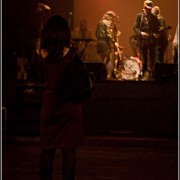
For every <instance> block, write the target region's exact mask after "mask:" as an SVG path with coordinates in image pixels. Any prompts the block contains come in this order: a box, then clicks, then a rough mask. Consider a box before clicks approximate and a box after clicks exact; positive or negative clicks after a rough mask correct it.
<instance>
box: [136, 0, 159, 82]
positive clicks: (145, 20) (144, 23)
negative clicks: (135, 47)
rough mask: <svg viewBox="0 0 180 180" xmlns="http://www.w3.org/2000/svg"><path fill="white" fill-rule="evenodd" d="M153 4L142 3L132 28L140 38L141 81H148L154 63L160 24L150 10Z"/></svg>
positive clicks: (147, 0) (149, 0)
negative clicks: (142, 5) (140, 10)
mask: <svg viewBox="0 0 180 180" xmlns="http://www.w3.org/2000/svg"><path fill="white" fill-rule="evenodd" d="M152 7H153V2H152V1H151V0H146V1H144V7H143V9H142V12H140V13H138V14H137V16H136V21H135V25H134V27H133V30H134V32H135V33H136V35H139V36H140V54H141V57H142V60H143V75H144V77H143V80H149V77H150V75H152V71H153V66H154V63H155V61H156V39H157V38H158V32H159V29H160V24H159V21H158V19H157V16H155V15H153V14H152V12H151V9H152Z"/></svg>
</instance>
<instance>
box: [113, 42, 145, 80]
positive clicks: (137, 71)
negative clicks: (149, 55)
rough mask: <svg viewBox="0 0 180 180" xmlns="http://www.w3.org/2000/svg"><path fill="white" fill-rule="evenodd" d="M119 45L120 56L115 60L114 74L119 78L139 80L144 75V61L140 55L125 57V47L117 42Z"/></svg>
mask: <svg viewBox="0 0 180 180" xmlns="http://www.w3.org/2000/svg"><path fill="white" fill-rule="evenodd" d="M115 46H116V47H117V52H115V53H116V54H118V56H116V57H117V58H116V59H115V60H114V63H115V68H114V75H115V77H116V78H117V79H118V80H138V79H139V77H140V76H141V75H142V61H141V59H140V58H139V57H134V56H130V57H129V58H126V59H125V58H124V57H123V50H122V49H124V47H122V46H120V45H119V44H118V43H115Z"/></svg>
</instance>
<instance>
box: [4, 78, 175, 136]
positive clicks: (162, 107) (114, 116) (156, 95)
mask: <svg viewBox="0 0 180 180" xmlns="http://www.w3.org/2000/svg"><path fill="white" fill-rule="evenodd" d="M42 90H43V85H42V84H41V83H35V82H19V83H17V84H16V91H15V97H14V98H15V100H14V101H13V102H8V103H7V106H6V108H7V119H6V131H7V133H10V134H24V135H29V134H30V135H32V134H34V135H37V134H39V113H40V108H41V100H42ZM82 110H83V117H84V132H85V134H87V135H89V134H95V135H96V134H98V135H101V134H102V135H103V134H119V135H133V136H134V135H137V136H174V135H177V133H178V82H177V81H118V80H113V81H110V80H104V81H98V82H97V83H96V88H95V90H94V92H93V94H92V96H91V97H90V98H89V99H86V100H84V101H83V106H82Z"/></svg>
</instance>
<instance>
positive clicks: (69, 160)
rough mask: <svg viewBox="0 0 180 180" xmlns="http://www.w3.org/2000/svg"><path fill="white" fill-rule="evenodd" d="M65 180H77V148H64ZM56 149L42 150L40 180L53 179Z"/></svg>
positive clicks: (63, 170)
mask: <svg viewBox="0 0 180 180" xmlns="http://www.w3.org/2000/svg"><path fill="white" fill-rule="evenodd" d="M61 151H62V158H63V159H62V177H63V180H75V170H76V169H75V168H76V152H75V148H62V149H61ZM55 152H56V149H42V151H41V155H40V180H52V179H53V161H54V155H55Z"/></svg>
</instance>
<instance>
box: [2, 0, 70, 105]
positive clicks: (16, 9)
mask: <svg viewBox="0 0 180 180" xmlns="http://www.w3.org/2000/svg"><path fill="white" fill-rule="evenodd" d="M39 2H41V3H44V4H46V5H48V6H50V7H51V10H50V11H46V12H44V14H43V22H44V23H45V22H46V21H47V19H48V18H49V17H50V16H52V15H55V14H59V15H62V16H63V17H65V18H66V19H67V20H69V12H71V11H73V0H67V1H64V0H42V1H36V0H3V2H2V6H3V8H2V86H3V90H2V94H3V104H7V103H8V102H10V103H13V100H14V97H15V86H16V85H15V84H16V59H14V55H13V53H14V52H15V53H16V56H17V57H23V58H26V59H27V60H28V62H29V63H30V64H32V61H33V58H34V57H33V53H34V46H35V42H34V39H36V38H37V36H38V35H37V32H38V28H39V25H40V21H41V17H42V16H41V14H39V13H38V12H37V6H38V3H39Z"/></svg>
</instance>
